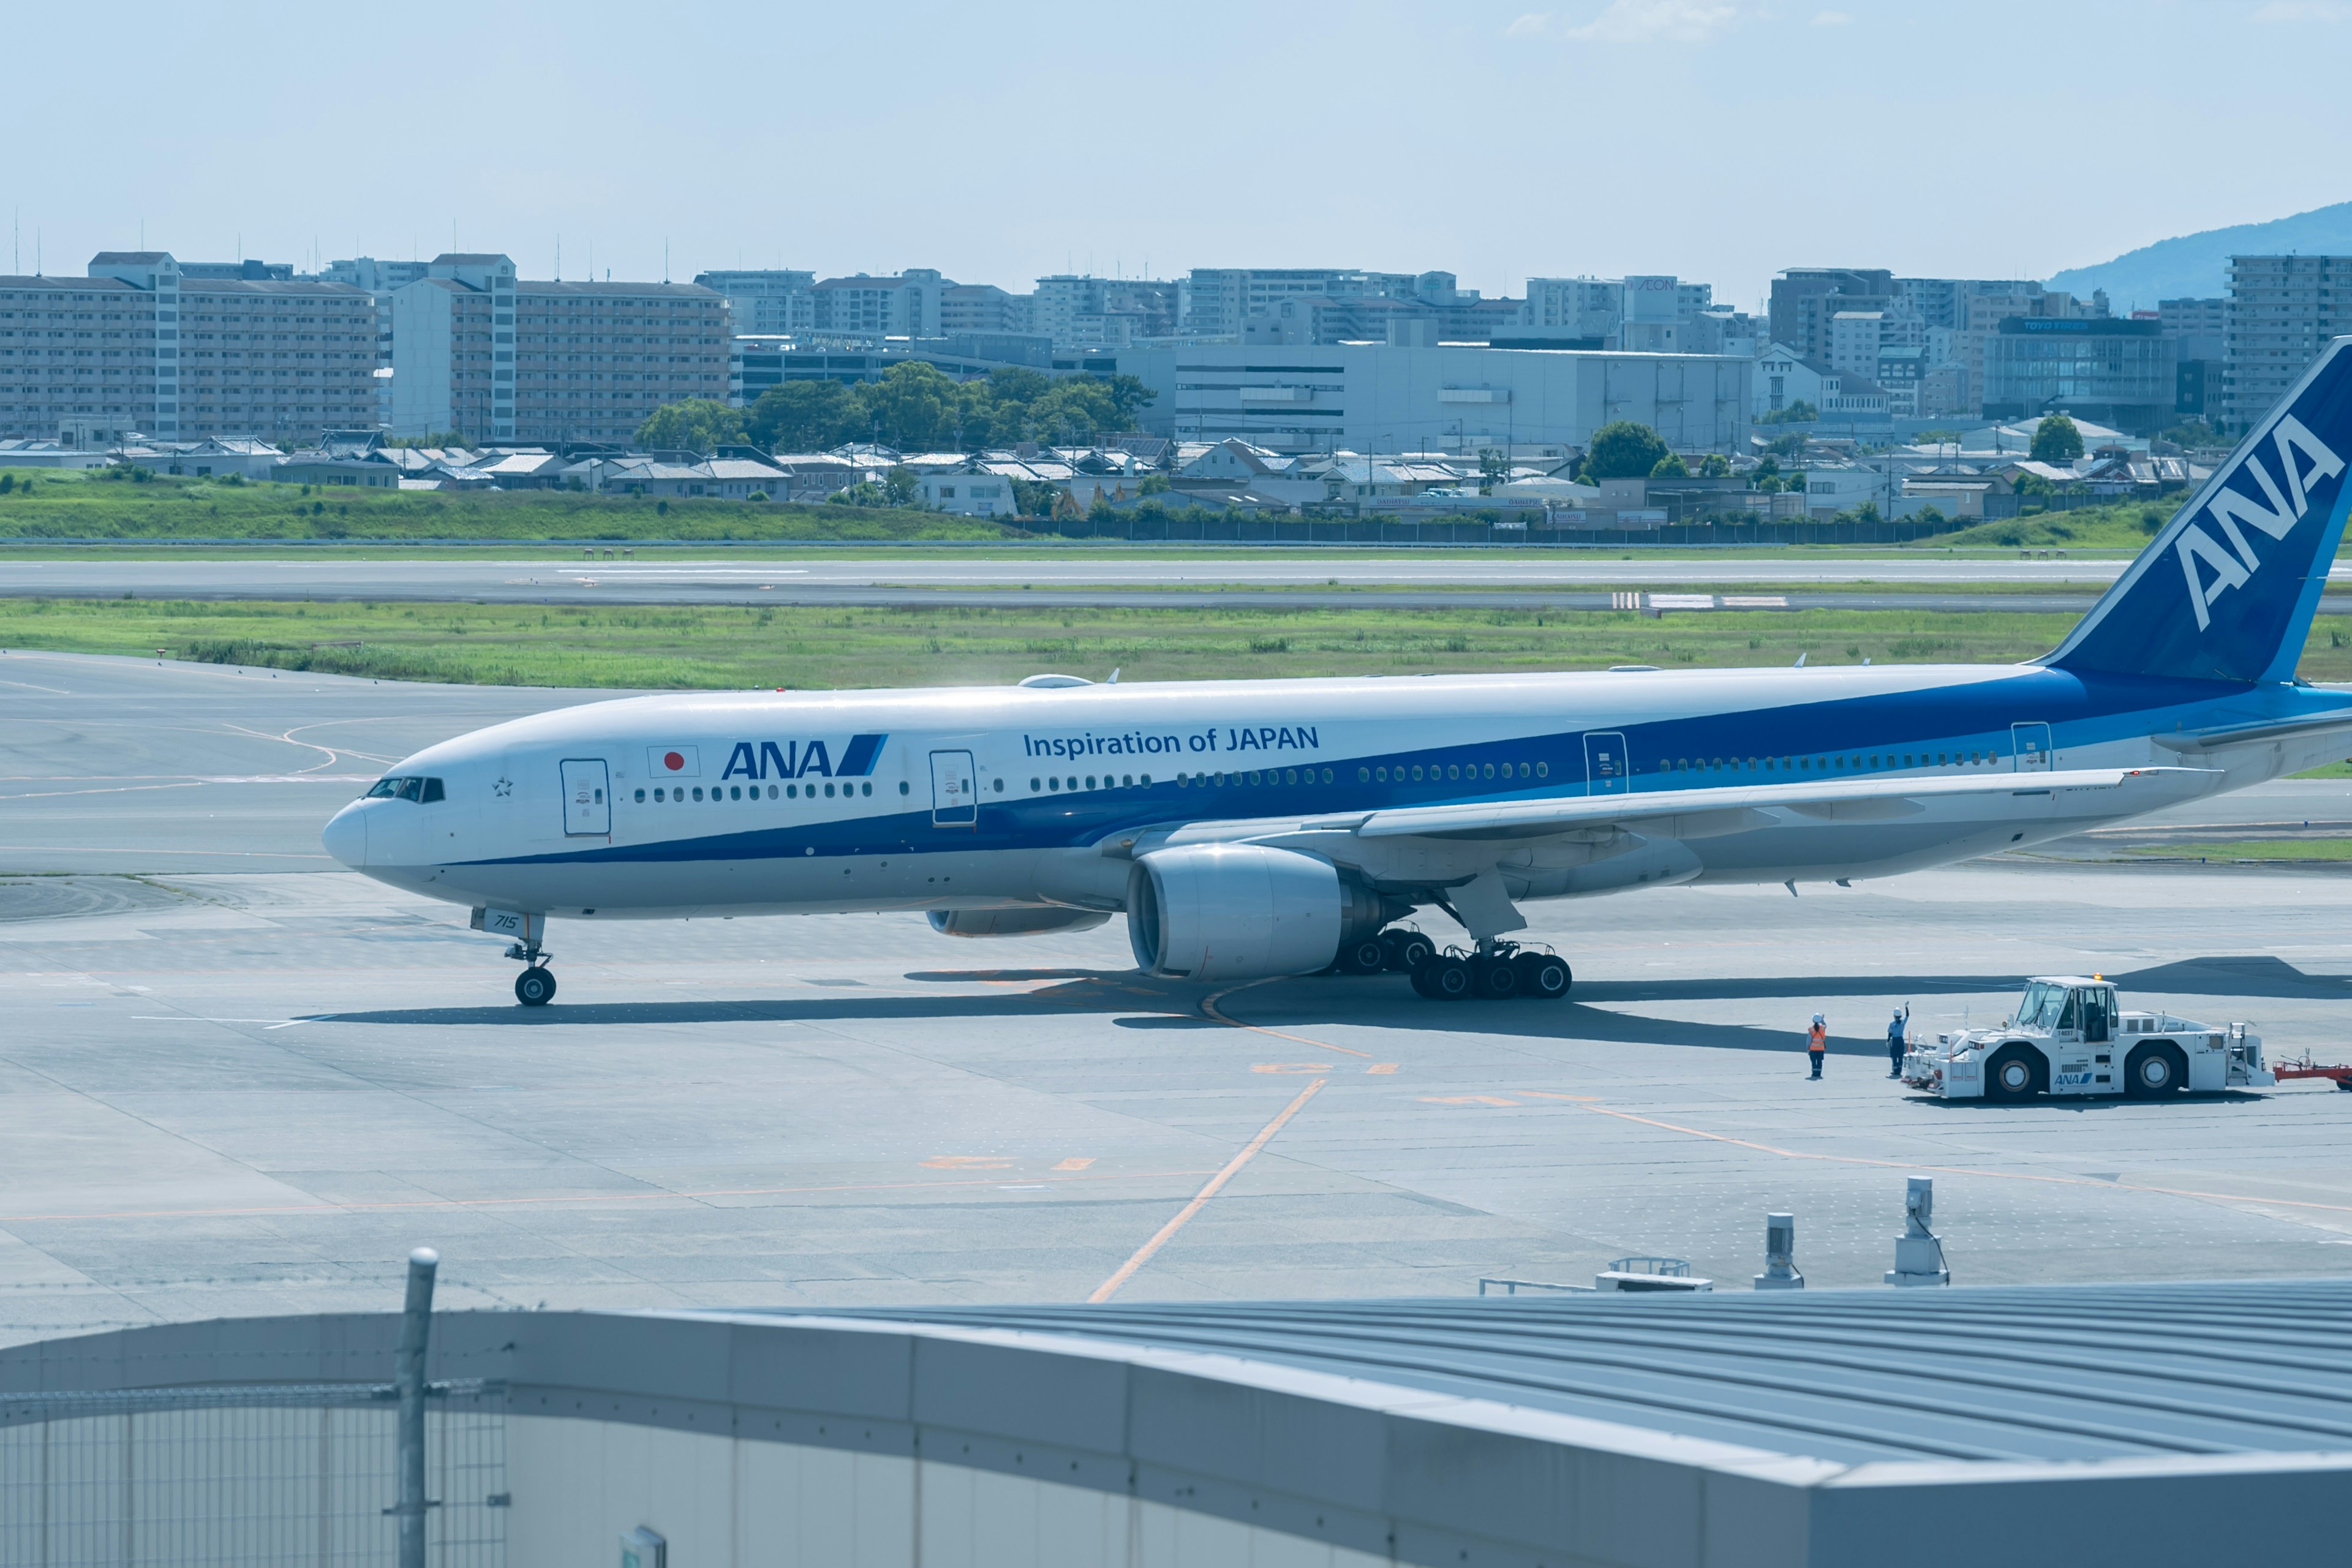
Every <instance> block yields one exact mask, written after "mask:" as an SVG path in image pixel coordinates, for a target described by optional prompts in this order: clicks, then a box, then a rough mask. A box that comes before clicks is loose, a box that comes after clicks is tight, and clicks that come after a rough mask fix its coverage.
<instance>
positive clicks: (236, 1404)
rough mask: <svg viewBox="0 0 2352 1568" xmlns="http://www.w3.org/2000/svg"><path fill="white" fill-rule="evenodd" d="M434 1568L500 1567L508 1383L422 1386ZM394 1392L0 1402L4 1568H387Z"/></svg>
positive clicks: (394, 1540) (307, 1390) (219, 1388)
mask: <svg viewBox="0 0 2352 1568" xmlns="http://www.w3.org/2000/svg"><path fill="white" fill-rule="evenodd" d="M426 1393H427V1402H426V1417H425V1474H426V1476H427V1478H428V1481H427V1485H428V1488H429V1496H430V1497H431V1498H432V1499H433V1500H434V1506H433V1507H432V1508H431V1509H430V1510H429V1511H428V1513H427V1515H426V1524H425V1529H426V1552H427V1561H428V1563H431V1564H433V1565H434V1568H504V1564H505V1563H506V1521H507V1518H508V1513H509V1510H508V1502H509V1493H508V1490H507V1479H506V1470H507V1460H506V1410H507V1394H506V1388H505V1385H504V1384H499V1383H485V1382H482V1381H480V1380H464V1381H452V1382H447V1383H436V1384H428V1385H427V1388H426ZM397 1408H398V1401H397V1400H396V1398H395V1397H394V1389H393V1386H392V1385H391V1384H214V1385H209V1386H199V1387H183V1388H152V1389H127V1390H122V1391H119V1392H109V1393H73V1394H59V1393H29V1394H5V1393H0V1565H5V1568H151V1565H152V1568H165V1565H167V1564H168V1565H170V1568H188V1565H195V1564H219V1565H221V1568H230V1565H234V1568H294V1565H296V1564H303V1565H306V1568H307V1565H316V1568H394V1564H395V1563H397V1561H398V1550H399V1535H400V1531H399V1525H398V1522H397V1520H396V1519H395V1517H394V1514H393V1513H392V1512H391V1511H389V1510H390V1509H391V1506H392V1505H393V1504H394V1502H395V1501H397V1500H398V1496H399V1477H398V1473H397V1468H398V1467H397V1461H396V1456H395V1428H396V1424H397V1418H398V1416H397Z"/></svg>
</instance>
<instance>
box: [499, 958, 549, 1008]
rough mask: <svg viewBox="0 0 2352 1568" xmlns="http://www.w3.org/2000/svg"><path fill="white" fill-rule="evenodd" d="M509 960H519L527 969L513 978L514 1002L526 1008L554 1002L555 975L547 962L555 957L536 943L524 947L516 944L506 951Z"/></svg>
mask: <svg viewBox="0 0 2352 1568" xmlns="http://www.w3.org/2000/svg"><path fill="white" fill-rule="evenodd" d="M507 956H508V957H509V958H515V959H520V960H521V961H522V962H523V963H524V964H525V965H527V967H526V968H525V969H524V970H523V972H522V973H520V974H518V975H516V976H515V1000H516V1001H518V1002H520V1003H521V1004H522V1005H524V1006H526V1007H544V1006H546V1005H548V1004H549V1003H550V1002H552V1001H554V1000H555V975H554V973H552V972H551V970H549V968H548V967H547V961H548V960H549V959H551V958H552V957H554V956H555V955H554V954H553V953H551V952H547V951H546V950H545V949H544V948H542V947H541V946H540V945H539V944H538V943H537V942H533V943H531V944H530V946H529V947H525V946H524V945H523V944H522V943H520V942H516V943H515V944H514V945H513V946H512V947H509V948H508V949H507Z"/></svg>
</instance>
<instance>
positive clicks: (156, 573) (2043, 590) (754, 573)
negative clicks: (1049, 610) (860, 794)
mask: <svg viewBox="0 0 2352 1568" xmlns="http://www.w3.org/2000/svg"><path fill="white" fill-rule="evenodd" d="M2123 564H2124V563H2121V562H2116V561H2081V562H2069V561H2036V562H2027V561H1942V560H1937V559H1933V558H1930V559H1926V560H1919V561H1892V562H1889V561H1882V560H1851V561H1798V560H1793V559H1789V560H1776V561H1754V560H1740V561H1691V560H1660V561H1642V560H1636V561H1622V560H1617V559H1614V558H1611V559H1607V560H1601V559H1591V558H1586V557H1583V556H1577V557H1571V558H1566V559H1563V558H1561V557H1559V556H1555V555H1549V554H1545V555H1540V556H1530V555H1528V554H1517V555H1513V556H1510V557H1507V558H1504V559H1501V560H1496V559H1490V558H1473V559H1465V558H1462V557H1459V556H1436V557H1432V556H1423V557H1415V556H1396V557H1380V558H1375V559H1371V560H1365V559H1362V558H1360V557H1350V558H1346V559H1341V560H1334V561H1328V562H1325V561H1310V562H1302V561H1300V560H1299V559H1298V557H1297V556H1296V555H1295V554H1291V555H1277V556H1275V557H1274V558H1273V559H1269V560H1263V561H1261V560H1252V559H1246V558H1236V557H1231V556H1224V557H1206V558H1198V559H1195V558H1168V557H1150V556H1137V557H1132V558H1125V557H1122V558H1119V559H1117V560H1109V559H1106V558H1103V557H1100V556H1089V557H1084V558H1080V559H1076V560H1055V559H1049V558H1044V557H1042V556H1041V557H1039V558H1037V559H1034V560H1010V559H1005V558H1002V557H974V558H972V559H970V560H934V559H908V560H903V561H901V560H887V559H842V560H830V559H824V558H820V557H814V556H801V557H795V558H793V559H791V560H786V561H778V562H772V563H756V564H749V563H742V562H709V561H680V562H659V563H653V562H646V563H640V562H634V561H619V562H610V561H605V562H596V563H589V562H580V563H571V562H567V561H561V560H549V559H541V560H535V561H534V560H508V561H446V560H441V561H435V560H418V561H401V560H392V561H368V560H356V559H333V558H331V559H323V560H318V561H284V560H268V559H262V560H245V561H238V560H216V559H215V560H184V561H183V560H168V559H167V560H114V559H110V558H100V557H92V558H87V559H77V560H69V561H0V596H33V595H50V596H56V597H61V598H105V599H113V598H121V597H122V596H124V595H135V596H137V597H141V598H176V599H213V600H235V599H269V600H287V599H312V600H330V601H331V600H372V601H384V600H397V601H414V602H419V603H467V604H545V605H652V604H659V605H748V604H761V605H837V606H850V605H863V606H902V605H956V606H966V607H976V608H993V609H1035V608H1037V607H1038V606H1039V605H1047V606H1053V605H1084V606H1088V607H1115V608H1127V609H1197V608H1200V607H1202V605H1216V606H1218V607H1220V608H1231V607H1234V606H1237V605H1246V606H1250V607H1255V608H1259V609H1269V610H1286V609H1322V608H1329V607H1332V606H1352V607H1356V608H1372V607H1387V608H1391V609H1401V610H1412V609H1458V608H1462V607H1465V606H1476V607H1478V608H1482V609H1527V610H1608V609H1612V608H1623V607H1625V605H1624V603H1623V600H1622V595H1624V594H1625V593H1626V592H1628V591H1629V590H1628V589H1626V588H1624V587H1612V586H1610V584H1636V585H1638V587H1636V588H1635V589H1633V590H1632V591H1634V592H1641V591H1643V590H1657V591H1659V592H1660V593H1662V594H1664V595H1667V596H1669V597H1674V598H1679V599H1682V600H1684V601H1686V602H1683V603H1677V604H1672V605H1668V606H1667V607H1668V610H1669V613H1689V612H1691V611H1695V610H1702V609H1773V610H1808V609H1838V610H1915V611H1940V612H1968V611H1979V612H1987V613H2010V614H2053V615H2080V614H2082V613H2083V612H2084V610H2087V609H2089V608H2090V607H2091V605H2093V604H2095V602H2096V601H2097V598H2098V595H2099V594H2100V593H2101V592H2103V591H2104V590H2105V586H2106V584H2109V583H2110V582H2112V581H2113V580H2114V578H2115V576H2116V574H2118V573H2119V572H2120V571H2121V569H2122V566H2123ZM2345 570H2346V569H2345V568H2338V569H2337V571H2338V573H2339V574H2340V573H2342V572H2344V571H2345ZM1697 590H1704V591H1705V592H1704V593H1703V594H1700V595H1698V596H1699V597H1703V598H1705V599H1706V600H1707V601H1708V602H1707V603H1704V604H1698V603H1691V602H1687V601H1689V600H1691V599H1692V597H1693V594H1694V591H1697ZM2320 609H2321V611H2322V612H2323V613H2326V614H2352V595H2332V596H2330V597H2329V598H2327V599H2325V600H2323V601H2322V602H2321V605H2320Z"/></svg>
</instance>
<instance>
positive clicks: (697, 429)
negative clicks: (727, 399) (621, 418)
mask: <svg viewBox="0 0 2352 1568" xmlns="http://www.w3.org/2000/svg"><path fill="white" fill-rule="evenodd" d="M741 439H743V411H742V410H741V409H740V408H730V407H728V406H727V405H725V404H723V403H719V402H714V401H713V400H712V399H710V398H708V397H688V398H681V399H680V400H679V401H677V402H676V403H665V404H663V405H661V406H660V407H659V408H656V409H655V410H654V411H653V413H652V414H651V415H649V416H646V422H645V423H644V424H642V425H640V426H637V438H636V444H637V445H638V446H639V447H646V448H650V449H654V450H660V451H676V452H708V451H709V450H710V449H711V448H712V447H719V446H724V445H726V444H727V443H729V442H733V441H740V440H741Z"/></svg>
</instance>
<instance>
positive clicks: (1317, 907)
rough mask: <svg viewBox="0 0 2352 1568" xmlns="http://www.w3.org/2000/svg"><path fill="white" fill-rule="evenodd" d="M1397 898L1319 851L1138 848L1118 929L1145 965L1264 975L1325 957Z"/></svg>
mask: <svg viewBox="0 0 2352 1568" xmlns="http://www.w3.org/2000/svg"><path fill="white" fill-rule="evenodd" d="M1402 907H1403V906H1400V905H1393V904H1392V903H1391V901H1390V900H1383V899H1381V896H1380V895H1379V894H1377V893H1374V892H1372V891H1371V890H1370V889H1365V888H1360V887H1358V886H1357V885H1355V884H1354V883H1352V882H1349V880H1347V879H1345V878H1343V877H1341V876H1340V875H1339V868H1338V867H1336V866H1334V865H1332V864H1331V862H1329V861H1328V860H1324V859H1319V858H1317V857H1315V856H1312V855H1302V854H1300V853H1298V852H1297V851H1296V850H1292V849H1270V848H1267V847H1265V846H1263V845H1256V844H1186V845H1181V846H1179V847H1175V848H1171V849H1157V850H1154V851H1152V852H1151V853H1150V854H1149V855H1145V856H1143V857H1141V858H1139V859H1138V860H1137V861H1136V863H1135V868H1134V869H1133V870H1132V871H1130V872H1129V875H1128V882H1127V937H1128V942H1129V944H1130V945H1131V946H1133V948H1134V949H1135V962H1136V963H1137V964H1138V965H1139V966H1140V967H1141V968H1142V969H1143V970H1144V972H1145V973H1150V974H1160V975H1169V976H1180V977H1181V978H1183V979H1187V980H1265V979H1270V978H1272V977H1273V976H1275V975H1277V974H1311V973H1314V972H1315V971H1317V970H1318V969H1326V968H1328V967H1329V966H1330V963H1331V961H1332V960H1333V959H1334V958H1336V957H1338V956H1339V944H1340V943H1341V942H1347V941H1349V940H1351V939H1354V938H1358V937H1363V936H1369V935H1370V934H1371V933H1373V932H1374V931H1379V930H1380V929H1381V926H1382V925H1383V924H1384V923H1386V920H1387V917H1388V916H1389V915H1390V914H1391V913H1392V912H1395V911H1396V910H1398V909H1401V908H1402Z"/></svg>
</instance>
